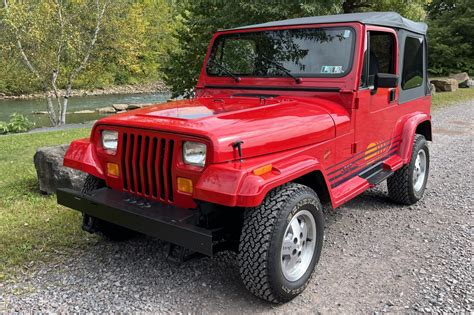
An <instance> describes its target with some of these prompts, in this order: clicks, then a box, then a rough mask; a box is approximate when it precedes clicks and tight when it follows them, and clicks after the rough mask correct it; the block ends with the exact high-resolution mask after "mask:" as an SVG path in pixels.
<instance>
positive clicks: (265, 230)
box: [238, 183, 324, 303]
mask: <svg viewBox="0 0 474 315" xmlns="http://www.w3.org/2000/svg"><path fill="white" fill-rule="evenodd" d="M323 230H324V222H323V214H322V206H321V203H320V202H319V199H318V196H317V195H316V193H315V192H314V191H313V190H312V189H310V188H309V187H306V186H303V185H300V184H295V183H290V184H286V185H283V186H281V187H278V188H276V189H274V190H273V191H271V192H270V193H269V194H268V196H267V197H266V198H265V200H264V201H263V203H262V205H260V206H259V207H257V208H251V209H248V210H247V211H246V213H245V218H244V225H243V228H242V234H241V237H240V244H239V254H238V261H239V267H240V274H241V278H242V281H243V282H244V284H245V286H246V287H247V289H248V290H249V291H250V292H251V293H253V294H254V295H256V296H258V297H259V298H262V299H265V300H267V301H270V302H274V303H284V302H287V301H289V300H291V299H293V298H295V297H296V296H297V295H299V294H300V293H301V292H302V291H303V290H304V289H305V287H306V286H307V284H308V282H309V280H310V278H311V275H312V273H313V270H314V267H315V265H316V264H317V262H318V260H319V257H320V255H321V249H322V244H323Z"/></svg>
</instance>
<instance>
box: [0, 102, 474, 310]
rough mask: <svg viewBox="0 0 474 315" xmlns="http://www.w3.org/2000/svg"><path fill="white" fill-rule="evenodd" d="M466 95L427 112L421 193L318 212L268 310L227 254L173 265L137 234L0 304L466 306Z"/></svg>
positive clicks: (470, 203) (69, 263) (469, 157)
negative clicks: (310, 252) (286, 292)
mask: <svg viewBox="0 0 474 315" xmlns="http://www.w3.org/2000/svg"><path fill="white" fill-rule="evenodd" d="M473 122H474V100H473V101H470V102H466V103H463V104H458V105H455V106H451V107H449V108H446V109H441V110H439V111H437V112H435V113H434V114H433V124H434V126H435V127H434V142H433V143H432V144H430V150H431V172H430V177H429V180H428V187H427V191H426V195H425V197H424V199H423V200H422V201H420V202H419V203H418V204H416V205H414V206H410V207H403V206H399V205H394V204H392V203H391V202H390V201H389V200H388V198H387V197H386V187H385V185H381V186H380V187H378V188H376V189H372V190H370V191H368V192H366V193H364V194H363V195H361V196H359V197H358V198H356V199H355V200H352V201H350V202H349V203H348V204H346V205H344V206H343V207H341V208H339V209H337V210H336V211H335V212H331V213H327V214H326V239H325V243H324V247H323V253H322V258H321V261H320V263H319V265H318V266H317V268H316V271H315V274H314V277H313V279H312V281H311V283H310V285H309V286H308V288H307V289H306V291H305V292H304V293H303V294H301V296H299V297H297V298H296V299H294V300H293V301H292V302H290V303H288V304H285V305H280V306H274V305H269V304H267V303H265V302H263V301H260V300H258V299H257V298H254V297H253V296H252V295H250V294H249V293H247V291H246V290H245V288H244V287H243V285H242V284H241V283H240V280H239V275H238V268H237V265H236V262H235V255H234V254H231V253H221V254H219V255H217V257H214V258H213V259H209V258H202V259H197V260H193V261H190V262H187V263H185V264H182V265H180V266H176V265H173V264H170V263H168V262H167V261H166V260H165V254H164V251H163V244H162V243H161V242H159V241H155V240H153V239H150V238H146V237H140V238H137V239H134V240H132V241H129V242H126V243H121V244H114V243H110V242H106V241H102V240H101V241H98V242H97V244H96V245H95V246H91V247H89V248H86V249H85V250H84V251H81V252H78V253H77V254H75V255H73V256H72V255H71V256H69V257H68V258H67V259H65V260H64V261H62V262H61V263H56V264H46V265H43V266H40V267H36V268H34V270H32V271H31V272H29V273H28V274H26V275H21V276H19V277H18V278H16V279H14V281H8V282H7V283H4V284H3V285H0V311H2V310H4V311H8V312H15V311H53V312H129V311H149V312H166V311H171V312H183V313H184V312H192V313H196V312H198V313H201V312H202V313H208V312H211V313H236V312H246V313H247V312H248V313H250V312H252V313H253V312H265V313H266V312H269V313H290V312H298V313H307V312H311V313H315V312H323V313H354V312H359V313H360V312H363V313H368V312H371V313H372V312H413V311H419V312H427V313H429V312H439V311H446V312H460V311H466V312H467V313H470V312H472V311H474V308H473V302H474V300H473V299H474V298H473V295H472V293H473V272H472V261H473V260H472V259H473V246H472V242H473V231H474V229H473V226H474V220H473V209H474V194H473V176H472V174H473V173H474V169H473V164H474V162H473V161H474V153H473V152H474V150H473V149H474V146H473V139H474V131H473V127H474V126H473Z"/></svg>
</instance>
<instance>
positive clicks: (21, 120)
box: [7, 113, 35, 133]
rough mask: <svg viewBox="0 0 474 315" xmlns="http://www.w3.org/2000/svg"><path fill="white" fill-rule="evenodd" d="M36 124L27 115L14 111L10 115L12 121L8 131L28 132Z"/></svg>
mask: <svg viewBox="0 0 474 315" xmlns="http://www.w3.org/2000/svg"><path fill="white" fill-rule="evenodd" d="M34 126H35V124H34V123H33V122H31V121H30V120H29V119H28V118H27V117H26V116H23V115H21V114H17V113H14V114H12V115H11V116H10V122H9V123H8V125H7V129H8V132H13V133H19V132H27V131H28V130H30V129H31V128H33V127H34Z"/></svg>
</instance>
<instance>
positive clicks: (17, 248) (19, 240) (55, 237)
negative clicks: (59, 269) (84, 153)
mask: <svg viewBox="0 0 474 315" xmlns="http://www.w3.org/2000/svg"><path fill="white" fill-rule="evenodd" d="M88 134H89V130H87V129H74V130H68V131H57V132H48V133H33V134H20V135H11V136H0V280H2V278H5V277H6V275H7V274H12V273H15V270H14V269H17V268H27V267H28V266H29V265H31V264H32V263H33V262H38V261H46V260H49V259H50V258H54V257H56V258H60V257H61V254H64V253H66V252H68V251H70V250H71V249H75V248H77V247H80V246H83V245H84V244H87V243H90V242H92V241H93V240H94V239H95V238H94V236H91V235H88V234H87V233H84V232H82V231H81V229H80V226H81V225H80V220H81V218H80V215H79V213H76V212H73V211H71V210H67V209H66V208H64V207H62V206H59V205H57V204H56V197H55V196H44V195H41V194H40V193H39V190H38V187H37V185H38V184H37V180H36V171H35V168H34V165H33V155H34V153H35V150H36V148H38V147H41V146H48V145H57V144H63V143H69V142H70V141H71V140H72V139H76V138H84V137H87V136H88Z"/></svg>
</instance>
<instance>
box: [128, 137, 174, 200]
mask: <svg viewBox="0 0 474 315" xmlns="http://www.w3.org/2000/svg"><path fill="white" fill-rule="evenodd" d="M174 149H175V140H173V139H169V138H165V137H161V136H160V137H157V136H155V135H153V134H142V133H140V134H139V133H134V132H133V133H131V132H124V133H123V136H122V144H121V150H122V155H121V168H122V181H123V190H125V191H128V192H130V193H133V194H136V195H139V196H142V197H147V198H150V199H154V200H161V201H164V202H173V155H174Z"/></svg>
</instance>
